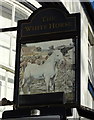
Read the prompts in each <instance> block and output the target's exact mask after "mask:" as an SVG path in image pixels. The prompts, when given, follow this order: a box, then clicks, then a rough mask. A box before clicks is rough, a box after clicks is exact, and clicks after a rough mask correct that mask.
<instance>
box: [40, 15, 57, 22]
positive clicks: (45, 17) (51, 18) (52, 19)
mask: <svg viewBox="0 0 94 120" xmlns="http://www.w3.org/2000/svg"><path fill="white" fill-rule="evenodd" d="M55 19H56V18H55V16H49V17H48V16H44V17H42V22H51V21H54V20H55Z"/></svg>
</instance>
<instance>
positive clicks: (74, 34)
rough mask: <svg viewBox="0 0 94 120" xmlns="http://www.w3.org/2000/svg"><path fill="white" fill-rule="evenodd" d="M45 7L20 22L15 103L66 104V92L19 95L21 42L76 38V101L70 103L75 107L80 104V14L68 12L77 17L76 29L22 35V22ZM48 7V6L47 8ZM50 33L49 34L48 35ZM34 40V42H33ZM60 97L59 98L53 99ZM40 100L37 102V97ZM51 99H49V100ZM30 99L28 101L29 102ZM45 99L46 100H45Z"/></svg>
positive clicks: (25, 104) (37, 104) (26, 105)
mask: <svg viewBox="0 0 94 120" xmlns="http://www.w3.org/2000/svg"><path fill="white" fill-rule="evenodd" d="M42 9H43V8H40V9H39V10H36V11H35V12H34V13H33V14H32V15H31V16H30V18H29V19H28V20H21V21H19V22H18V27H17V30H18V31H17V46H16V65H15V83H14V104H15V105H16V106H17V107H31V106H33V107H35V108H36V107H39V106H48V105H49V106H52V105H55V106H57V105H64V104H65V101H64V94H63V93H54V94H45V95H44V94H36V95H24V96H23V95H19V70H20V68H19V67H20V49H21V44H24V43H36V42H42V41H51V40H60V39H70V38H72V39H74V43H75V54H76V55H75V68H76V69H75V79H76V81H75V85H76V88H75V101H73V102H72V103H69V104H70V106H71V107H75V106H77V105H79V104H80V14H79V13H77V14H71V15H70V14H68V12H66V11H65V12H66V14H68V17H75V19H76V29H75V30H74V31H68V32H67V31H66V32H65V31H62V32H56V33H49V34H41V35H33V36H27V37H21V24H23V23H27V22H29V21H30V19H31V18H32V17H33V16H34V15H35V14H36V13H37V12H38V11H41V10H42ZM45 9H46V8H45ZM57 9H59V8H57ZM48 35H49V36H48ZM31 40H32V42H31ZM53 97H55V98H59V99H55V100H54V99H53ZM38 98H40V99H39V101H38V102H37V99H38ZM48 99H49V101H48ZM27 101H28V102H27ZM43 101H44V102H43Z"/></svg>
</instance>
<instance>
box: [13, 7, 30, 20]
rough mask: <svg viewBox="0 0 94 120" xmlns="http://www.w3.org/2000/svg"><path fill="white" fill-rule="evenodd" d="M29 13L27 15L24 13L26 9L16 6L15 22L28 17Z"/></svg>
mask: <svg viewBox="0 0 94 120" xmlns="http://www.w3.org/2000/svg"><path fill="white" fill-rule="evenodd" d="M28 17H29V16H28V15H26V14H25V13H24V11H22V10H20V9H18V8H16V9H15V22H17V21H18V20H22V19H28Z"/></svg>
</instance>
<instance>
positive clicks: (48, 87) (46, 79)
mask: <svg viewBox="0 0 94 120" xmlns="http://www.w3.org/2000/svg"><path fill="white" fill-rule="evenodd" d="M49 81H50V78H49V77H48V76H47V77H45V82H46V87H47V92H49V91H50V85H49Z"/></svg>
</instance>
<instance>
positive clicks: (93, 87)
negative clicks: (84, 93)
mask: <svg viewBox="0 0 94 120" xmlns="http://www.w3.org/2000/svg"><path fill="white" fill-rule="evenodd" d="M88 75H89V76H88V90H89V92H90V94H91V96H92V97H93V99H94V36H93V34H92V32H91V30H90V28H88Z"/></svg>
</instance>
